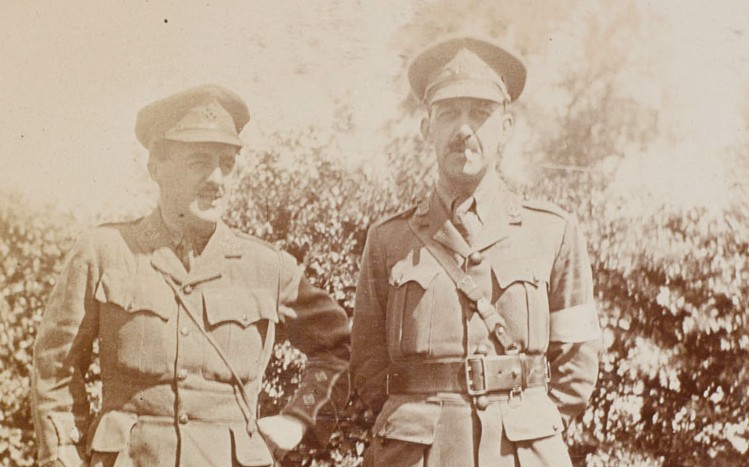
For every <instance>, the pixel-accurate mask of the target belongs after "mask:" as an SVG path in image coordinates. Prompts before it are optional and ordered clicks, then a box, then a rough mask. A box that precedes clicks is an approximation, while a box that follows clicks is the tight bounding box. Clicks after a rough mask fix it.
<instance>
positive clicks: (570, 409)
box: [548, 216, 601, 427]
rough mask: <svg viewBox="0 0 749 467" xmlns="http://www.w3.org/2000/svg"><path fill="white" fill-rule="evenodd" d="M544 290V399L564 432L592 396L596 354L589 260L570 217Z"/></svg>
mask: <svg viewBox="0 0 749 467" xmlns="http://www.w3.org/2000/svg"><path fill="white" fill-rule="evenodd" d="M549 290H550V294H549V311H550V325H549V350H548V357H549V363H550V366H551V381H550V382H549V394H550V396H551V398H552V399H553V400H554V402H555V403H556V405H557V407H558V408H559V411H560V413H561V414H562V419H563V421H564V424H565V427H567V426H569V424H570V422H571V421H572V419H573V418H574V417H575V415H577V414H578V413H579V412H580V411H582V409H584V408H585V405H586V404H587V402H588V399H589V398H590V396H591V394H592V393H593V389H594V387H595V384H596V380H597V377H598V360H599V354H600V351H601V328H600V325H599V322H598V314H597V311H596V306H595V302H594V300H593V277H592V273H591V267H590V260H589V259H588V253H587V250H586V243H585V239H584V238H583V236H582V234H581V232H580V230H579V227H578V223H577V220H576V219H575V217H574V216H571V217H570V218H569V219H568V220H567V224H566V226H565V230H564V235H563V238H562V242H561V246H560V248H559V251H558V253H557V256H556V259H555V261H554V266H553V268H552V272H551V281H550V285H549Z"/></svg>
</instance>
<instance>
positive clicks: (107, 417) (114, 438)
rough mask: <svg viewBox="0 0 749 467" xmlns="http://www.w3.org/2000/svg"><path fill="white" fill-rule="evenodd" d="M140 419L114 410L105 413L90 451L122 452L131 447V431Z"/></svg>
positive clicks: (98, 425)
mask: <svg viewBox="0 0 749 467" xmlns="http://www.w3.org/2000/svg"><path fill="white" fill-rule="evenodd" d="M137 421H138V417H137V416H136V415H135V414H133V413H128V412H120V411H117V410H112V411H109V412H106V413H104V414H103V415H102V416H101V417H100V418H99V420H98V422H97V423H96V428H95V429H94V435H93V437H92V438H91V441H90V442H89V446H88V451H89V452H91V451H99V452H120V451H123V450H125V449H127V447H128V446H129V445H130V430H131V429H132V428H133V426H135V423H136V422H137Z"/></svg>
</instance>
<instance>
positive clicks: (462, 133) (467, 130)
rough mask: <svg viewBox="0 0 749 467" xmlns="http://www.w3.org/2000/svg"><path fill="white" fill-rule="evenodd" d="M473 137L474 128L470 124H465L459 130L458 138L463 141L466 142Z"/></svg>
mask: <svg viewBox="0 0 749 467" xmlns="http://www.w3.org/2000/svg"><path fill="white" fill-rule="evenodd" d="M472 135H473V128H471V126H470V125H469V124H468V123H463V124H462V125H460V128H459V129H458V136H459V137H460V139H461V141H465V140H467V139H468V138H470V137H471V136H472Z"/></svg>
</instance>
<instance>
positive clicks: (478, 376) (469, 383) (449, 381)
mask: <svg viewBox="0 0 749 467" xmlns="http://www.w3.org/2000/svg"><path fill="white" fill-rule="evenodd" d="M548 381H549V366H548V364H547V361H546V356H544V355H525V354H519V355H495V356H483V355H471V356H469V357H467V358H466V359H464V360H460V361H447V362H419V363H398V364H393V366H392V367H391V369H390V372H389V374H388V393H389V394H430V393H431V394H434V393H437V392H459V393H464V394H468V395H470V396H479V395H482V394H487V393H491V392H500V391H508V392H512V393H516V392H520V391H522V390H523V389H527V388H531V387H541V386H546V384H547V382H548Z"/></svg>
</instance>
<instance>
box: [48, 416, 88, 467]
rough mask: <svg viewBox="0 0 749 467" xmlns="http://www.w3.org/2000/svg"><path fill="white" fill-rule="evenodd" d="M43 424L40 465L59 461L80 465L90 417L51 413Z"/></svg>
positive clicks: (65, 463)
mask: <svg viewBox="0 0 749 467" xmlns="http://www.w3.org/2000/svg"><path fill="white" fill-rule="evenodd" d="M41 423H42V426H41V427H40V429H39V432H40V434H41V438H42V439H39V440H38V442H39V463H40V464H42V465H44V464H47V463H50V462H54V461H56V460H58V459H59V460H61V461H63V464H64V465H74V464H75V465H78V464H80V463H81V461H82V460H83V459H84V443H82V441H84V439H85V434H86V433H87V432H88V423H89V420H88V417H82V416H75V415H74V414H72V413H68V412H50V413H48V414H46V415H44V416H43V417H41Z"/></svg>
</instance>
